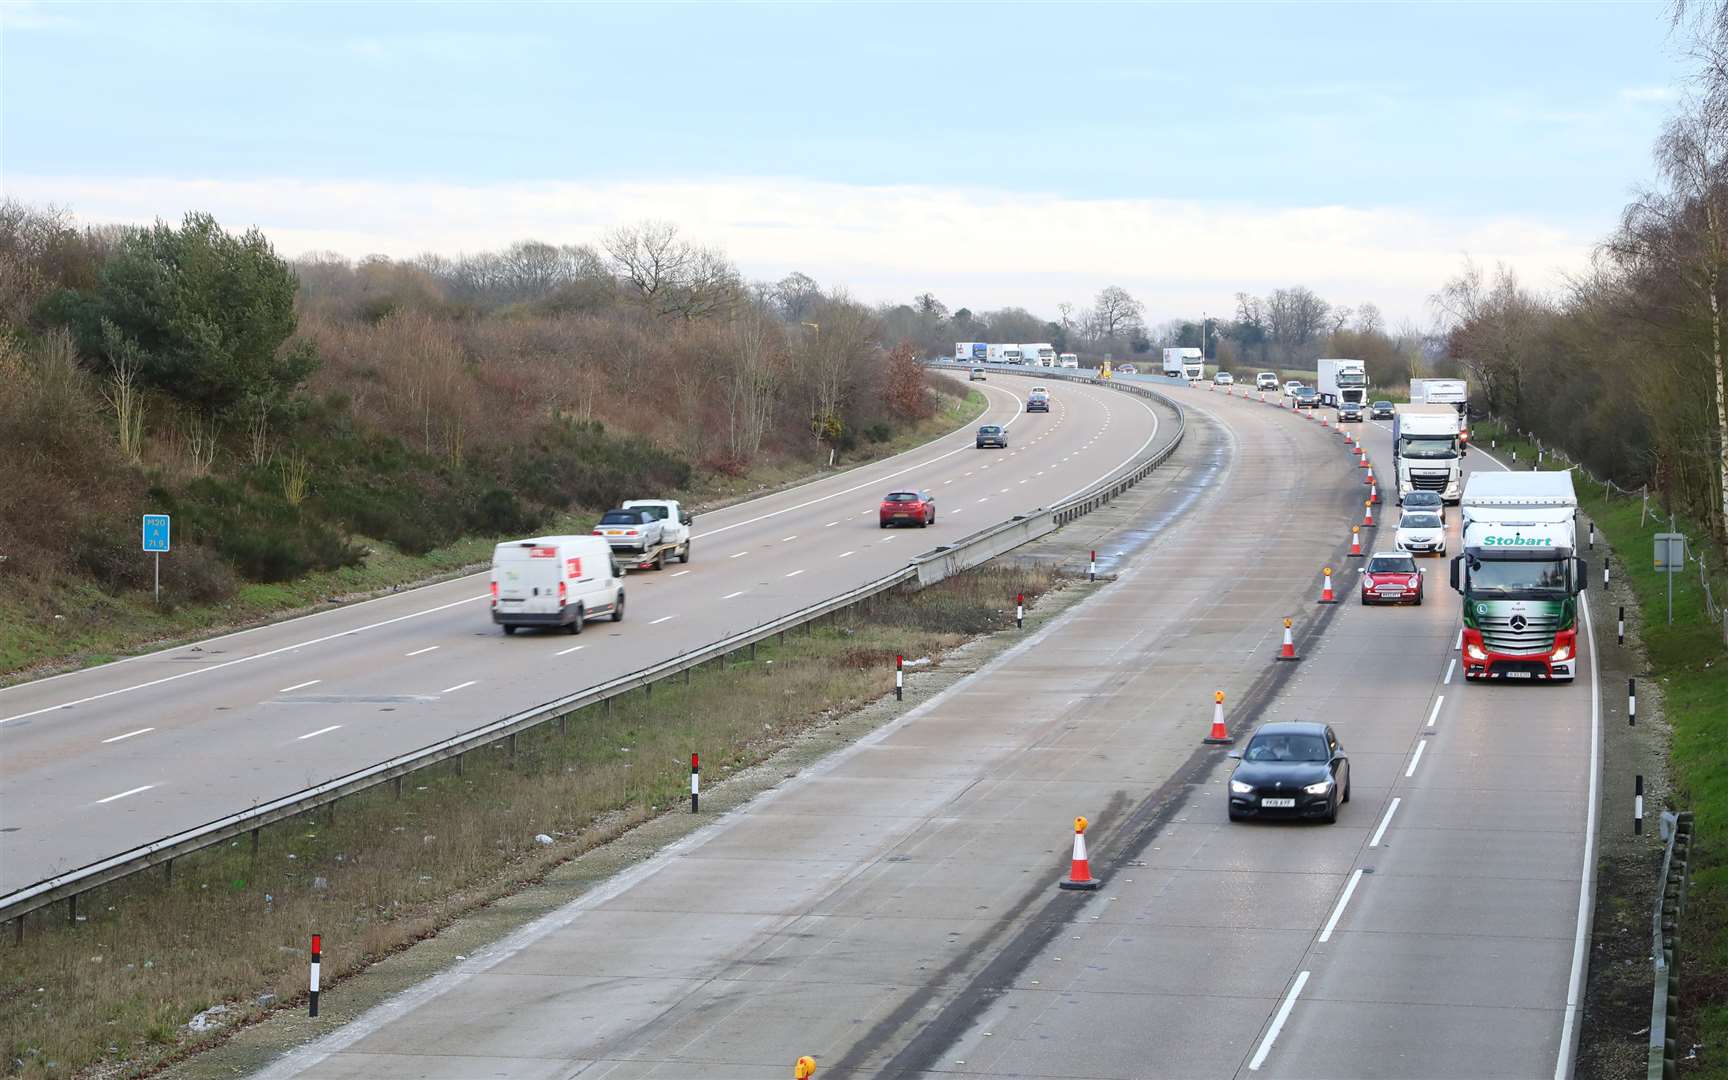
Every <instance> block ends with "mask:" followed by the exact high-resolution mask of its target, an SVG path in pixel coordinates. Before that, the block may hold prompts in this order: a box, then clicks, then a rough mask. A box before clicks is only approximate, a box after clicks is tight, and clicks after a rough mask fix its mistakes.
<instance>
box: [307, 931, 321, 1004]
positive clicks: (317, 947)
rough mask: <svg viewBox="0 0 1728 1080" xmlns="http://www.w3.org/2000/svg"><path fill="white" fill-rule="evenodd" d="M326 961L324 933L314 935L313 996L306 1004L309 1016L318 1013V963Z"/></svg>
mask: <svg viewBox="0 0 1728 1080" xmlns="http://www.w3.org/2000/svg"><path fill="white" fill-rule="evenodd" d="M323 961H324V935H323V934H313V935H312V976H311V982H312V996H311V998H310V999H309V1000H308V1002H307V1005H306V1015H307V1016H317V1015H318V965H319V964H321V963H323Z"/></svg>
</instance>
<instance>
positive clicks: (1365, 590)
mask: <svg viewBox="0 0 1728 1080" xmlns="http://www.w3.org/2000/svg"><path fill="white" fill-rule="evenodd" d="M1362 602H1363V603H1364V604H1415V605H1417V606H1418V607H1420V606H1421V604H1422V571H1420V570H1418V569H1417V568H1416V560H1415V559H1414V558H1412V557H1411V556H1410V555H1408V554H1407V553H1405V552H1402V551H1376V552H1375V553H1374V554H1373V555H1371V556H1369V557H1368V565H1367V566H1364V567H1363V568H1362Z"/></svg>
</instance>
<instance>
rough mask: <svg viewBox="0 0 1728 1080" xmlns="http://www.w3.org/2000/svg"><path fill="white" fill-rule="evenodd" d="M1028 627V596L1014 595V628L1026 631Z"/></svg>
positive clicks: (1023, 594) (1022, 594)
mask: <svg viewBox="0 0 1728 1080" xmlns="http://www.w3.org/2000/svg"><path fill="white" fill-rule="evenodd" d="M1025 626H1026V594H1025V593H1015V594H1014V628H1015V629H1016V630H1020V629H1024V628H1025Z"/></svg>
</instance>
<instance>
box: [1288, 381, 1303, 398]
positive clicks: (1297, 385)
mask: <svg viewBox="0 0 1728 1080" xmlns="http://www.w3.org/2000/svg"><path fill="white" fill-rule="evenodd" d="M1300 389H1302V383H1301V380H1299V379H1291V380H1290V381H1289V382H1287V383H1285V384H1284V396H1285V397H1295V396H1296V391H1298V390H1300Z"/></svg>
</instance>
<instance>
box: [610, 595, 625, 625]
mask: <svg viewBox="0 0 1728 1080" xmlns="http://www.w3.org/2000/svg"><path fill="white" fill-rule="evenodd" d="M612 621H613V622H623V621H624V590H623V589H619V590H618V599H616V600H614V601H613V602H612Z"/></svg>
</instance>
